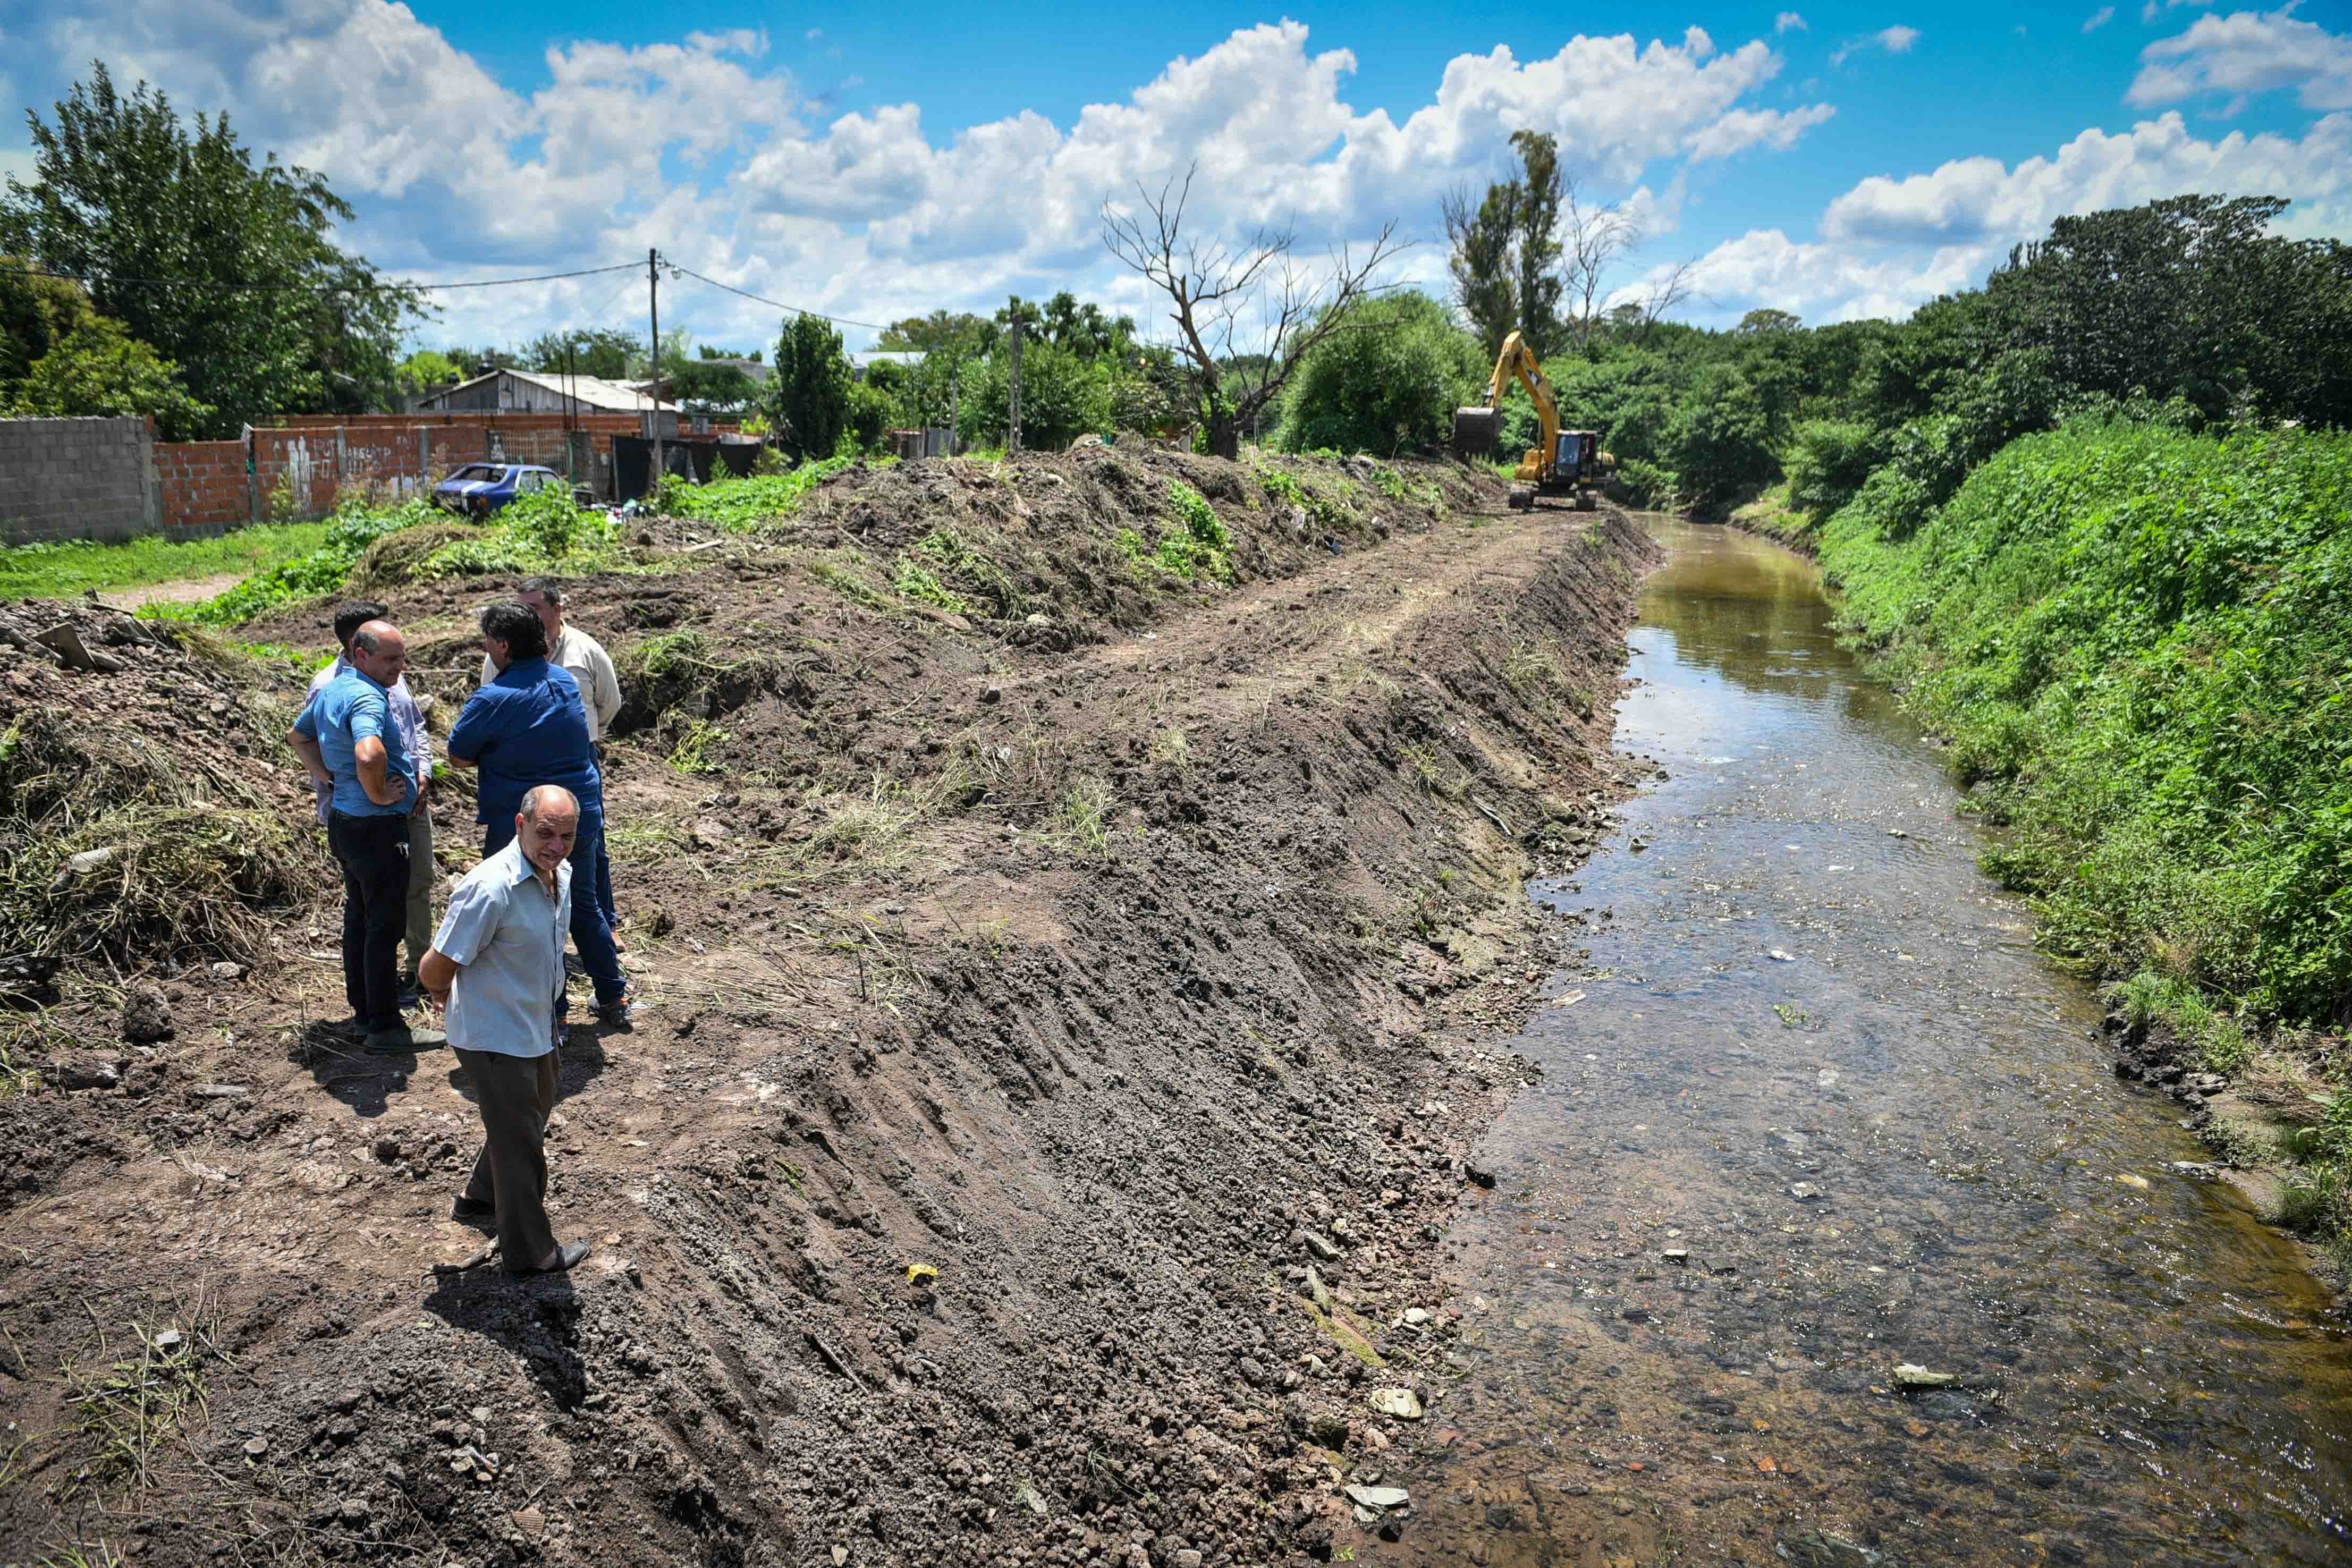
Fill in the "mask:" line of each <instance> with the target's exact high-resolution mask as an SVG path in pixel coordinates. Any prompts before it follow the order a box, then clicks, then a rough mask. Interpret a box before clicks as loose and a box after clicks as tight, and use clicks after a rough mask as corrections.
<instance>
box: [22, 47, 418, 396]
mask: <svg viewBox="0 0 2352 1568" xmlns="http://www.w3.org/2000/svg"><path fill="white" fill-rule="evenodd" d="M56 110H57V122H56V124H55V125H54V126H52V125H49V124H47V123H44V122H43V120H41V118H40V117H39V116H38V115H37V114H34V113H30V112H28V113H27V114H26V121H27V123H28V124H29V126H30V128H31V133H32V143H33V171H34V183H31V184H29V185H27V184H26V183H24V182H23V181H21V180H18V179H16V177H14V176H11V177H10V178H9V180H8V182H7V186H6V190H5V194H0V252H5V253H11V254H15V255H17V256H24V257H26V259H27V260H29V261H30V262H32V263H34V264H35V265H37V266H40V267H47V268H48V269H49V270H51V271H54V272H59V273H66V274H70V275H72V276H75V277H81V278H83V279H85V280H86V281H87V283H88V285H89V297H90V302H91V304H92V305H93V306H95V307H96V308H97V309H98V311H99V312H100V314H101V315H106V316H110V317H113V318H115V319H118V320H120V321H121V322H122V324H123V326H124V327H125V329H127V330H128V332H129V333H130V335H131V337H133V338H136V339H138V340H141V341H142V342H145V343H148V344H151V345H152V346H153V348H154V350H155V351H156V352H157V354H158V355H160V356H161V357H162V358H163V359H165V360H168V361H175V362H176V363H177V364H179V365H180V366H181V367H182V373H183V375H184V377H185V379H186V382H187V386H188V389H189V391H190V392H191V393H192V394H193V395H194V399H195V404H194V406H204V407H208V408H209V409H210V410H211V412H210V413H207V414H205V416H203V420H202V423H201V424H200V425H197V426H194V427H187V426H175V425H173V424H172V423H165V425H164V431H165V434H167V435H173V436H185V435H192V434H213V435H226V434H235V433H236V430H237V429H238V428H239V427H240V426H241V425H242V424H244V423H247V422H249V421H253V420H258V419H266V418H268V417H269V416H271V415H273V414H277V413H286V412H289V411H300V410H306V409H318V408H326V407H336V406H347V405H350V404H352V403H355V402H356V403H360V404H362V405H364V403H365V402H366V401H367V400H368V399H371V398H373V397H375V396H377V395H379V393H380V392H389V390H390V388H391V387H392V384H393V370H394V363H395V360H396V354H397V350H398V345H399V341H400V338H401V335H402V332H403V330H404V326H405V324H406V323H407V322H408V321H409V320H410V319H414V318H416V317H419V316H421V315H423V314H424V299H423V296H422V295H421V294H420V293H419V292H418V291H417V290H415V289H413V288H409V287H404V286H402V285H398V284H393V283H387V282H385V281H384V280H383V278H382V277H380V276H379V275H378V274H377V273H376V271H375V269H374V268H373V267H371V266H370V265H369V264H368V263H367V262H366V261H365V260H363V259H362V258H361V257H358V256H352V255H351V254H349V253H347V252H345V251H343V250H342V249H341V248H340V247H338V246H336V245H335V244H334V243H333V241H332V239H331V235H332V233H333V230H334V226H335V225H336V224H338V223H339V222H343V221H347V220H348V219H349V218H350V217H351V216H352V209H351V208H350V206H349V205H347V204H345V203H344V202H343V200H342V198H341V197H340V196H338V195H336V194H335V193H334V191H333V190H332V189H331V187H330V186H329V185H328V183H327V182H326V180H325V179H324V178H323V177H321V176H320V175H318V174H315V173H312V172H310V171H309V170H307V169H302V168H298V167H292V166H289V165H285V164H281V163H279V162H278V160H277V157H276V156H275V155H274V154H271V155H269V156H268V157H266V158H264V160H263V161H262V162H260V163H258V164H257V163H256V162H254V160H253V155H252V153H251V152H248V151H247V149H246V148H245V147H244V146H243V145H242V144H241V143H240V142H239V141H237V139H236V135H235V133H234V132H233V131H231V130H230V128H229V123H228V120H227V118H226V116H220V117H216V118H215V117H207V116H205V115H202V114H199V115H198V116H196V119H195V125H194V131H193V133H191V131H190V130H189V128H188V127H187V126H186V125H184V124H183V122H182V121H181V120H180V117H179V115H178V114H177V112H176V111H175V110H173V108H172V105H171V103H170V101H169V100H168V99H165V97H164V96H163V94H162V93H161V92H158V91H156V90H154V89H152V88H150V87H148V86H147V84H146V83H144V82H142V83H140V84H139V85H138V86H137V88H135V89H133V90H132V92H131V95H130V96H129V97H127V98H126V97H124V96H122V95H121V94H120V93H118V92H117V91H116V90H115V87H114V83H113V80H112V78H110V76H109V75H108V74H107V70H106V68H105V67H104V66H103V65H94V66H93V67H92V68H91V77H90V80H89V82H88V83H86V84H84V83H77V84H76V85H75V86H74V89H73V90H72V92H71V94H70V95H69V96H68V97H67V98H66V99H62V100H61V101H59V102H58V104H57V106H56ZM175 417H184V416H175Z"/></svg>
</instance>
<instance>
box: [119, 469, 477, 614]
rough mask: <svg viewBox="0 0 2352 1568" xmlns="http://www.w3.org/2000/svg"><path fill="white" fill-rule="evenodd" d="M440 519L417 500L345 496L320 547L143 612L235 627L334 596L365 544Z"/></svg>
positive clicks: (431, 509) (328, 523)
mask: <svg viewBox="0 0 2352 1568" xmlns="http://www.w3.org/2000/svg"><path fill="white" fill-rule="evenodd" d="M439 515H440V514H438V513H436V512H435V511H434V509H433V507H432V505H431V503H429V502H427V501H425V500H424V499H422V498H421V497H419V498H414V499H411V500H408V501H405V502H404V503H402V504H401V505H399V506H397V507H389V508H383V509H378V508H373V507H369V506H368V505H367V503H366V502H365V501H364V500H363V499H362V498H360V497H357V496H352V497H346V498H345V499H344V501H343V503H342V504H341V506H339V507H336V509H335V514H334V516H333V517H330V518H328V519H327V522H326V524H325V528H326V534H325V537H324V538H322V539H321V540H320V544H319V548H318V549H314V550H312V551H310V553H309V554H308V555H303V556H297V557H296V558H295V559H292V560H289V561H285V562H282V563H281V564H279V565H278V566H275V567H272V568H270V569H269V570H267V571H262V572H257V573H255V574H254V575H253V576H251V577H248V578H247V579H246V580H244V581H243V582H240V583H238V584H237V585H236V587H235V588H232V589H230V590H229V591H227V592H226V593H223V594H221V595H219V596H218V597H217V598H214V599H207V600H204V601H200V602H198V603H195V604H151V605H149V606H148V607H147V608H146V609H145V610H143V611H142V612H141V613H142V614H145V615H151V616H160V617H166V618H169V619H172V620H178V621H194V622H197V623H198V624H200V625H205V626H233V625H236V623H237V622H241V621H250V620H252V619H253V618H254V617H255V616H257V615H260V614H263V613H265V612H268V611H270V610H274V609H276V608H277V607H278V606H279V605H281V604H290V603H292V602H294V601H296V600H300V599H310V598H312V597H315V596H316V595H318V594H321V593H333V592H336V591H340V590H341V588H342V586H343V584H344V581H345V580H347V579H348V578H349V577H350V576H351V573H352V567H354V566H355V565H357V564H358V563H359V559H360V557H361V556H362V554H364V553H365V552H366V550H367V549H368V547H369V546H371V545H373V544H374V543H375V542H376V541H377V540H378V539H381V538H385V537H386V536H387V535H390V534H394V533H398V532H399V531H401V530H402V529H404V528H414V527H415V526H416V525H418V524H420V523H425V522H430V521H433V520H434V519H436V517H439Z"/></svg>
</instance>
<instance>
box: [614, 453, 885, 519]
mask: <svg viewBox="0 0 2352 1568" xmlns="http://www.w3.org/2000/svg"><path fill="white" fill-rule="evenodd" d="M860 461H873V462H877V463H878V462H881V461H887V459H863V460H861V459H859V458H856V457H826V458H822V459H820V460H818V461H816V462H814V463H803V464H802V465H800V466H799V467H797V468H794V469H792V470H791V471H789V472H787V473H783V474H754V475H751V476H750V477H748V478H742V479H716V480H713V481H712V482H711V483H709V484H708V485H666V486H663V488H662V491H661V494H660V497H659V500H660V503H661V507H662V510H663V511H664V512H666V513H667V515H668V516H670V517H691V518H694V519H695V520H696V521H698V522H705V523H715V524H717V525H718V526H719V528H724V529H726V530H727V531H728V532H730V533H739V534H741V533H751V532H754V531H756V530H758V529H761V528H775V527H778V526H779V525H781V524H783V523H786V522H789V521H791V520H792V517H793V514H794V513H795V512H797V511H799V510H800V509H801V507H803V505H805V504H806V503H807V501H808V498H809V495H810V492H812V491H814V489H815V488H816V487H817V486H820V485H822V484H824V482H825V481H826V480H827V479H830V478H832V477H833V476H835V474H838V473H840V472H841V471H842V470H843V469H845V468H847V467H849V466H850V465H853V464H855V463H857V462H860Z"/></svg>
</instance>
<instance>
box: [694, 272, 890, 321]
mask: <svg viewBox="0 0 2352 1568" xmlns="http://www.w3.org/2000/svg"><path fill="white" fill-rule="evenodd" d="M662 265H663V266H665V267H668V268H669V269H670V270H671V271H672V272H677V273H683V274H684V275H685V276H687V277H691V278H693V279H694V280H695V281H696V282H698V283H708V284H709V285H710V287H713V288H723V289H725V290H727V292H728V293H730V294H740V295H741V296H742V297H743V298H746V299H749V300H751V301H753V302H754V303H757V304H761V305H767V306H772V307H773V308H776V309H778V310H789V311H791V312H792V313H793V315H795V316H814V317H815V318H816V319H818V320H820V321H830V322H832V323H833V324H834V325H835V326H837V327H865V328H869V329H872V330H874V331H877V332H887V331H888V330H889V328H888V327H887V326H885V325H884V324H883V323H881V322H879V321H853V320H851V319H849V318H848V317H846V316H828V315H826V314H825V313H824V311H822V310H803V309H802V308H800V307H799V306H797V305H787V304H785V303H784V302H783V301H782V300H781V299H771V298H768V297H767V296H766V295H764V294H754V293H752V292H751V290H750V289H748V288H738V287H735V286H734V285H733V284H731V283H721V282H719V279H717V278H715V277H703V276H702V274H700V273H698V272H697V271H695V270H694V269H693V268H691V267H680V266H678V264H677V263H676V262H674V261H671V260H669V259H668V258H667V257H664V258H663V261H662Z"/></svg>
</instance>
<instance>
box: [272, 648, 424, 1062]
mask: <svg viewBox="0 0 2352 1568" xmlns="http://www.w3.org/2000/svg"><path fill="white" fill-rule="evenodd" d="M407 664H408V645H407V643H405V642H404V641H403V639H402V637H401V635H400V629H399V628H398V627H396V626H394V625H393V624H392V622H388V621H382V620H377V621H370V622H366V623H365V624H364V625H362V626H360V627H358V628H356V629H354V630H353V632H352V644H351V665H350V667H349V668H348V669H346V670H344V671H343V673H342V674H340V675H337V676H335V677H334V678H333V679H332V680H331V681H329V682H328V683H327V685H325V686H324V687H323V688H322V689H321V690H320V693H319V695H317V696H316V697H314V698H313V699H311V701H310V706H307V707H305V708H303V710H302V716H301V717H299V718H298V719H296V720H295V721H294V727H293V728H292V729H290V730H289V731H288V732H287V735H286V739H287V743H288V744H289V745H290V746H291V747H293V748H294V752H295V755H296V756H298V757H299V758H301V759H302V765H303V766H304V767H305V768H309V769H310V777H311V778H312V779H316V780H319V781H321V782H323V783H325V784H326V785H327V787H328V789H330V791H331V800H329V802H328V810H327V844H328V847H329V848H330V849H331V850H332V851H333V852H334V855H335V860H336V862H337V863H339V864H340V865H341V867H342V868H343V995H344V998H345V999H347V1000H348V1001H349V1002H350V1003H351V1008H352V1017H353V1018H354V1019H356V1020H357V1021H358V1023H359V1025H360V1027H361V1028H362V1029H363V1030H365V1031H366V1035H367V1049H368V1051H371V1052H373V1053H374V1054H376V1055H379V1056H394V1055H402V1054H405V1053H406V1052H408V1051H414V1050H416V1049H417V1048H419V1047H423V1046H435V1045H440V1044H442V1043H444V1041H445V1040H446V1038H447V1037H446V1036H444V1035H442V1034H439V1033H437V1032H436V1031H434V1030H411V1029H410V1028H409V1026H408V1023H407V1020H406V1019H403V1018H402V1017H401V1016H400V936H401V925H402V923H403V919H404V916H405V915H406V913H407V908H408V817H409V814H410V812H411V811H412V810H414V809H415V803H416V765H415V760H414V759H413V758H411V757H410V756H409V754H408V748H407V747H406V746H405V745H404V742H403V741H402V739H401V734H400V727H399V726H398V725H397V724H395V723H394V721H393V718H392V709H391V687H392V685H393V684H394V682H396V681H398V680H399V679H400V678H401V672H402V671H403V670H404V669H405V668H406V667H407Z"/></svg>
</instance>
